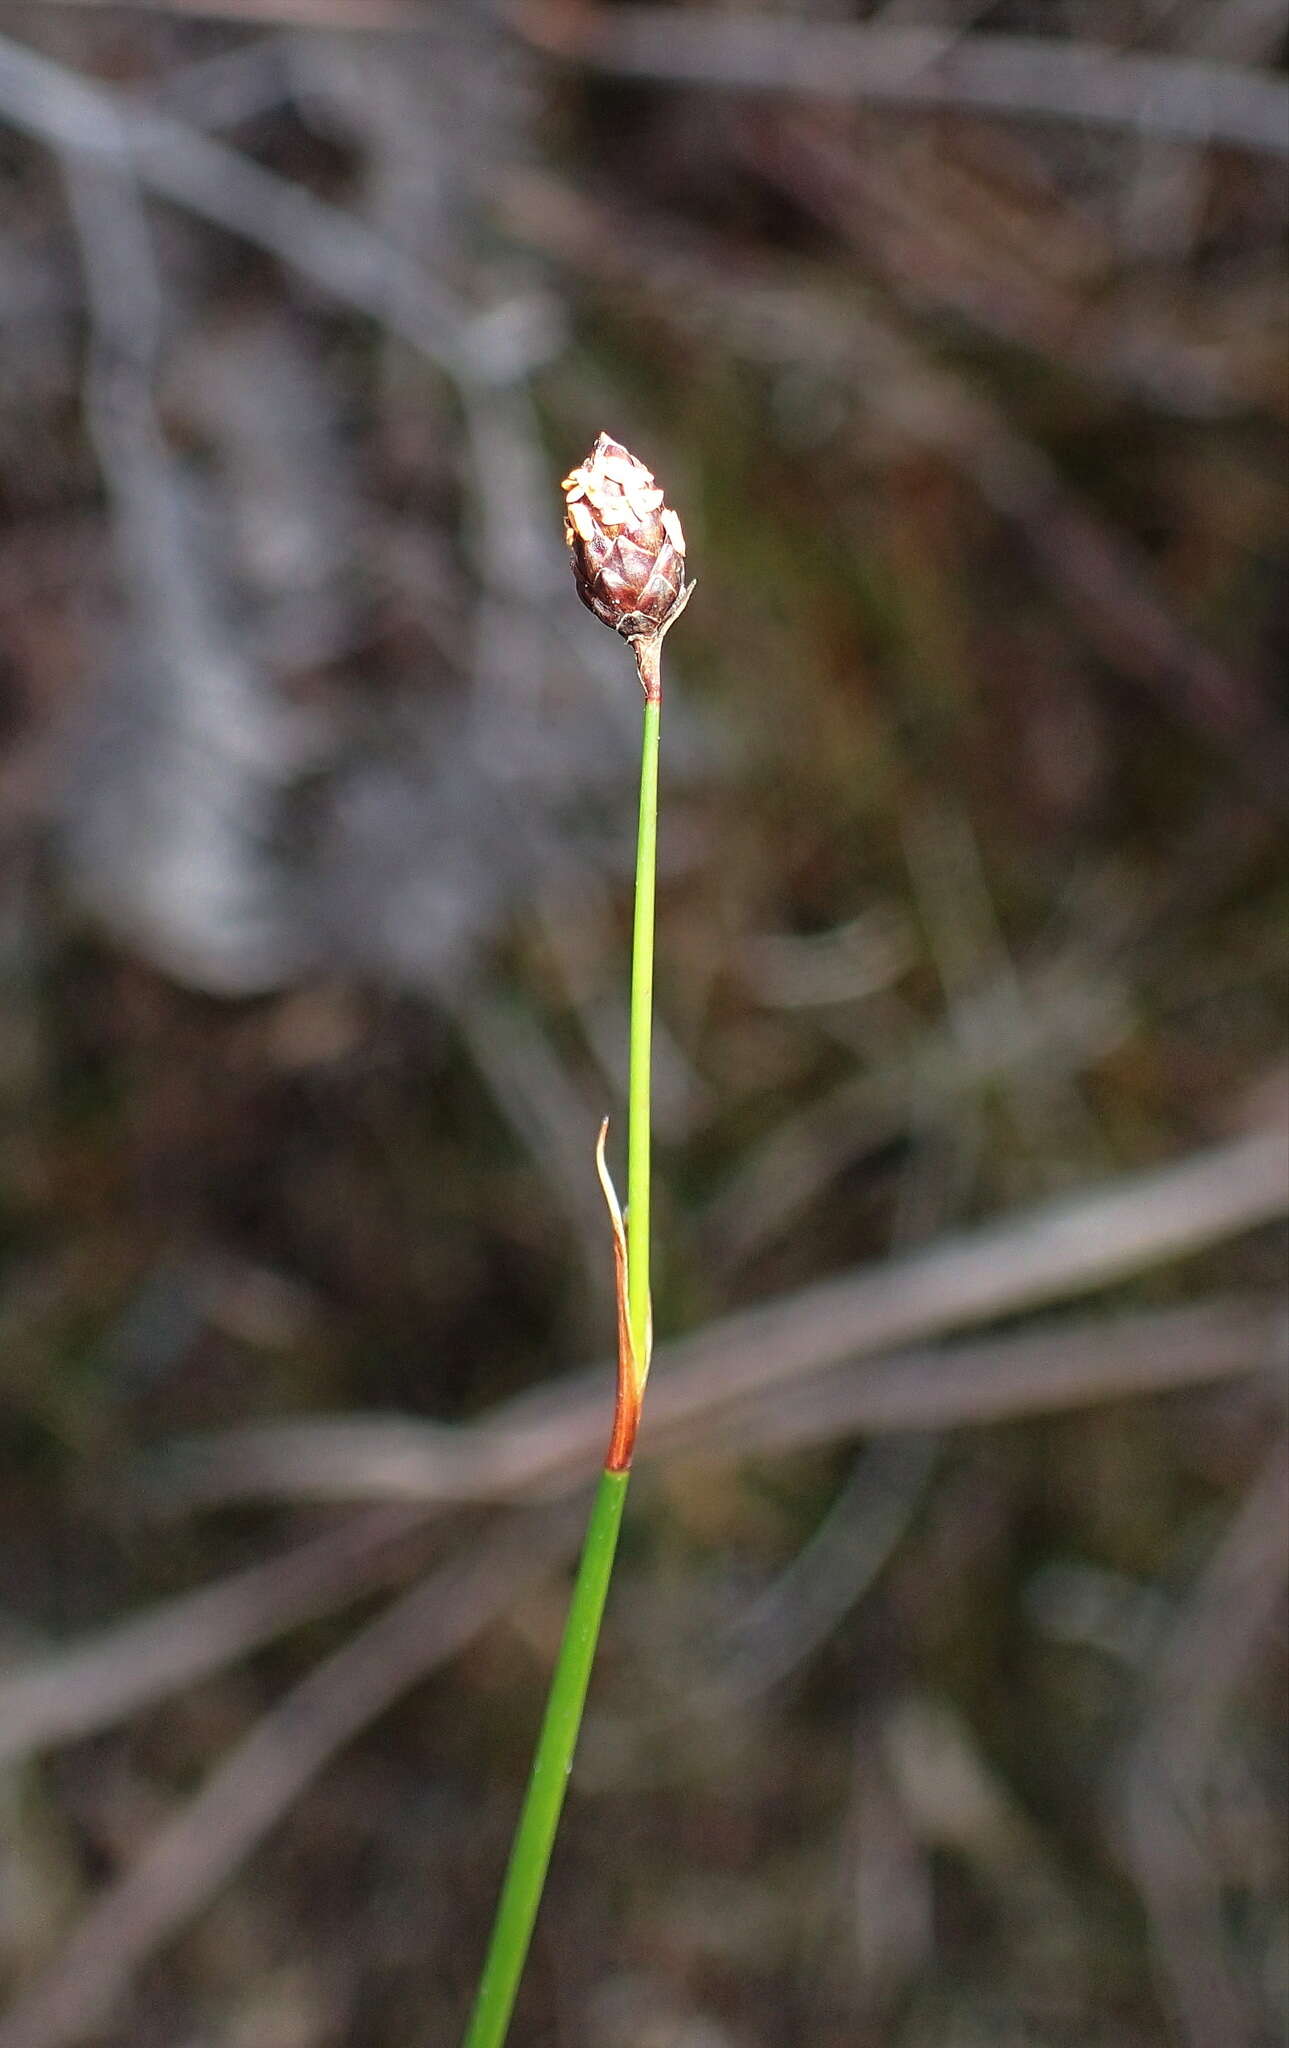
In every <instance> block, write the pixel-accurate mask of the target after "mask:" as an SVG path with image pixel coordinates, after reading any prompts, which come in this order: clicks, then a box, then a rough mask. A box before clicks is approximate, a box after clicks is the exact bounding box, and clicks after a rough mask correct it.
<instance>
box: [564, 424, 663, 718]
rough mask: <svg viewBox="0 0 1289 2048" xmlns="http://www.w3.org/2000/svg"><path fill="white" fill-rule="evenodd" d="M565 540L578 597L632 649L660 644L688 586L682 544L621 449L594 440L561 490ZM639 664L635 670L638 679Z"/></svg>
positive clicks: (646, 480)
mask: <svg viewBox="0 0 1289 2048" xmlns="http://www.w3.org/2000/svg"><path fill="white" fill-rule="evenodd" d="M563 490H564V497H565V510H564V537H565V539H566V540H567V542H568V545H569V548H570V550H571V552H572V557H573V577H574V581H575V582H576V584H577V594H578V596H579V597H580V598H581V600H582V602H583V604H584V605H585V606H586V608H587V610H588V611H592V612H594V613H595V616H596V618H597V619H601V620H602V621H603V623H604V624H605V625H606V626H611V627H612V628H613V630H614V632H615V633H621V635H622V637H623V639H624V640H630V641H632V642H633V643H635V645H636V652H637V659H638V660H639V659H640V655H641V646H640V643H642V642H648V641H654V642H657V641H659V640H661V638H662V636H663V634H664V633H665V632H666V631H667V628H668V627H669V626H670V625H671V624H672V622H673V621H674V620H675V619H677V618H679V616H680V614H681V612H682V611H683V610H684V608H685V605H686V603H687V602H688V599H689V592H690V590H691V589H692V588H693V585H692V584H690V585H688V586H687V585H686V583H685V536H684V533H683V531H682V529H681V524H680V520H679V518H678V517H677V515H676V513H675V512H673V511H672V509H671V507H670V506H669V505H664V503H663V496H662V492H661V491H660V490H659V489H658V486H657V485H656V484H655V482H654V480H653V474H652V472H651V471H650V470H647V469H646V468H645V466H644V464H643V462H640V461H638V460H637V459H636V457H635V456H634V455H632V454H630V453H629V452H628V450H627V449H625V448H624V447H623V446H622V444H621V442H620V441H614V440H611V439H610V438H609V436H608V435H607V434H600V435H599V436H598V438H597V440H596V443H595V446H594V448H592V450H591V452H590V454H589V455H588V456H587V458H586V461H585V462H583V463H580V464H579V465H578V467H577V468H576V469H575V470H574V471H573V472H572V474H571V475H569V476H566V477H565V479H564V484H563ZM644 666H645V664H644V663H643V662H642V663H641V668H642V678H643V673H644Z"/></svg>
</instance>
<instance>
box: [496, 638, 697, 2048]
mask: <svg viewBox="0 0 1289 2048" xmlns="http://www.w3.org/2000/svg"><path fill="white" fill-rule="evenodd" d="M649 657H651V663H652V665H651V667H650V669H649V679H646V662H642V664H641V680H642V681H644V682H645V683H646V695H645V711H644V735H643V740H642V744H641V756H640V836H639V840H638V842H637V847H636V901H635V928H634V934H633V939H632V949H631V1045H630V1072H629V1077H628V1082H627V1106H628V1125H627V1301H628V1313H629V1318H630V1327H631V1339H632V1344H633V1347H634V1351H635V1356H636V1357H637V1358H638V1359H640V1360H641V1361H644V1362H646V1363H647V1361H648V1356H649V1342H650V1311H649V1151H650V1145H649V1127H650V1078H649V1077H650V1053H651V1046H652V1040H653V948H654V893H655V872H656V867H657V845H658V728H659V721H660V712H661V701H660V699H661V692H660V689H659V687H658V683H657V659H658V649H657V644H656V643H654V644H653V645H652V646H651V647H650V649H649V650H648V656H647V657H646V660H648V658H649ZM637 658H638V659H639V658H640V657H639V650H637ZM636 1398H637V1403H638V1392H637V1396H636ZM632 1435H634V1430H632ZM616 1436H617V1431H616V1428H615V1440H616ZM630 1478H631V1470H630V1463H629V1453H628V1462H627V1464H626V1465H625V1467H624V1468H623V1469H621V1470H615V1471H608V1470H606V1471H604V1472H602V1473H601V1474H600V1483H599V1485H598V1487H597V1488H596V1493H595V1500H594V1503H593V1504H592V1507H591V1514H590V1519H589V1521H588V1523H587V1528H586V1540H585V1543H584V1544H583V1548H582V1559H581V1563H580V1564H579V1566H578V1572H577V1579H576V1582H575V1584H574V1587H573V1597H572V1600H571V1602H570V1605H569V1611H568V1620H567V1622H566V1623H565V1625H564V1638H563V1641H562V1642H561V1644H560V1650H559V1657H558V1659H557V1661H556V1665H555V1674H554V1677H553V1678H552V1680H551V1689H550V1696H549V1698H548V1699H547V1702H546V1713H545V1716H544V1718H543V1720H542V1726H541V1733H540V1735H539V1736H538V1738H537V1753H536V1755H535V1757H534V1758H533V1768H532V1774H531V1776H530V1778H529V1780H528V1790H527V1793H526V1794H525V1797H524V1805H523V1810H522V1812H521V1813H520V1816H519V1824H518V1827H517V1828H516V1830H515V1839H514V1844H513V1846H512V1848H511V1851H510V1862H509V1865H508V1866H507V1869H506V1880H505V1883H504V1885H503V1886H502V1891H501V1898H500V1900H499V1902H498V1905H497V1915H496V1919H495V1921H494V1923H493V1929H492V1939H491V1941H490V1943H489V1945H488V1955H487V1960H486V1961H485V1963H484V1967H483V1975H482V1977H481V1978H480V1980H479V1989H478V1992H477V1994H476V1998H475V2005H474V2011H473V2013H472V2015H471V2018H470V2024H469V2027H468V2029H467V2032H466V2036H465V2041H464V2043H463V2048H502V2044H503V2043H504V2041H505V2038H506V2032H507V2029H508V2027H509V2025H510V2016H511V2013H512V2012H513V2010H514V2005H515V1999H516V1997H517V1995H518V1992H519V1980H520V1978H521V1976H522V1974H523V1968H524V1962H525V1959H526V1957H527V1954H528V1945H529V1942H530V1941H531V1939H532V1932H533V1924H534V1922H535V1920H536V1918H537V1909H538V1907H539V1905H540V1904H541V1896H542V1888H543V1886H544V1884H545V1882H546V1871H547V1867H548V1865H549V1863H550V1857H551V1850H552V1847H553V1846H554V1842H555V1831H556V1829H557V1828H558V1826H559V1818H560V1813H561V1810H562V1808H563V1805H564V1794H565V1792H566V1790H567V1789H568V1779H569V1772H570V1771H571V1770H572V1768H573V1752H574V1749H575V1748H576V1745H577V1736H578V1730H579V1728H580V1727H581V1723H582V1708H583V1705H584V1703H585V1700H586V1690H587V1686H588V1684H589V1683H590V1678H591V1666H592V1664H593V1662H594V1661H595V1646H596V1643H597V1641H598V1639H599V1634H600V1619H601V1616H602V1615H603V1613H604V1603H605V1600H606V1598H607V1596H608V1590H609V1579H610V1577H611V1575H612V1572H613V1559H614V1555H615V1553H616V1550H617V1544H618V1530H619V1528H620V1526H621V1522H622V1509H623V1506H624V1504H625V1501H626V1497H627V1486H628V1484H629V1482H630Z"/></svg>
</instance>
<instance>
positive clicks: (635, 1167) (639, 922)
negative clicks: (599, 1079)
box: [627, 695, 662, 1359]
mask: <svg viewBox="0 0 1289 2048" xmlns="http://www.w3.org/2000/svg"><path fill="white" fill-rule="evenodd" d="M661 714H662V699H661V695H659V696H656V697H648V698H646V700H645V708H644V734H643V737H642V739H641V746H640V836H639V838H638V840H637V841H636V915H635V932H634V936H633V939H632V949H631V1064H630V1078H629V1080H628V1084H627V1107H628V1112H629V1115H628V1123H627V1300H628V1304H629V1307H630V1312H631V1336H632V1341H633V1343H634V1345H635V1352H636V1357H637V1358H640V1359H647V1358H648V1355H649V1354H648V1347H647V1332H648V1327H649V1152H650V1132H649V1126H650V1061H651V1057H652V1051H653V934H654V893H655V886H656V876H657V868H658V728H659V724H660V720H661Z"/></svg>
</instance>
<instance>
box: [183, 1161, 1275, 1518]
mask: <svg viewBox="0 0 1289 2048" xmlns="http://www.w3.org/2000/svg"><path fill="white" fill-rule="evenodd" d="M1287 1210H1289V1160H1287V1159H1286V1156H1285V1145H1284V1140H1283V1138H1282V1137H1281V1136H1280V1135H1279V1134H1278V1133H1269V1134H1263V1135H1259V1136H1256V1137H1251V1138H1243V1139H1239V1140H1237V1141H1236V1142H1234V1143H1232V1144H1230V1145H1225V1146H1220V1147H1216V1148H1215V1149H1214V1150H1212V1151H1211V1152H1208V1153H1202V1154H1200V1155H1199V1156H1197V1157H1196V1158H1193V1159H1190V1160H1188V1161H1186V1162H1185V1163H1184V1164H1182V1165H1180V1166H1175V1167H1171V1168H1167V1169H1165V1170H1164V1171H1162V1172H1160V1173H1157V1174H1149V1175H1143V1176H1141V1177H1139V1178H1135V1179H1129V1180H1127V1181H1125V1182H1124V1183H1122V1184H1120V1185H1117V1186H1112V1187H1111V1188H1110V1189H1108V1190H1101V1191H1099V1192H1097V1193H1094V1194H1092V1195H1089V1196H1087V1197H1085V1198H1084V1199H1083V1200H1082V1201H1063V1202H1060V1203H1054V1204H1052V1205H1050V1206H1049V1207H1047V1208H1045V1209H1040V1210H1037V1211H1032V1212H1030V1213H1028V1214H1027V1215H1025V1216H1023V1217H1021V1218H1020V1219H1019V1220H1017V1221H1016V1222H1011V1223H1008V1222H1004V1223H1001V1224H995V1225H993V1226H990V1227H989V1228H987V1229H984V1230H980V1231H977V1232H974V1233H972V1234H969V1235H964V1236H963V1237H962V1238H959V1239H957V1240H951V1241H949V1242H947V1243H944V1244H940V1245H935V1246H932V1247H931V1248H930V1249H929V1250H927V1251H925V1252H921V1253H918V1254H915V1255H914V1256H913V1257H911V1258H907V1259H896V1260H892V1261H890V1262H889V1263H888V1264H886V1265H883V1266H879V1267H876V1268H874V1269H872V1270H871V1271H864V1272H861V1273H858V1274H853V1275H847V1276H846V1277H844V1278H842V1279H839V1280H830V1281H824V1282H821V1283H820V1284H819V1285H818V1286H816V1287H813V1288H808V1289H805V1290H803V1291H802V1292H800V1293H798V1294H794V1295H791V1296H790V1297H788V1298H787V1299H785V1300H783V1301H779V1302H773V1303H770V1304H768V1305H766V1306H765V1307H762V1308H756V1309H748V1310H745V1311H744V1312H743V1313H742V1314H740V1315H736V1316H730V1317H727V1318H725V1320H724V1321H722V1322H720V1323H717V1324H714V1325H713V1326H712V1327H711V1328H709V1329H707V1330H704V1331H702V1332H699V1333H698V1334H696V1335H695V1336H693V1337H689V1338H686V1339H684V1340H683V1341H681V1342H679V1343H674V1344H670V1345H667V1346H666V1347H664V1349H663V1350H662V1351H661V1352H660V1353H659V1356H658V1360H657V1366H658V1370H657V1374H656V1381H657V1384H656V1389H655V1392H654V1393H653V1395H652V1397H651V1400H652V1407H651V1413H650V1427H649V1435H648V1442H649V1444H651V1445H657V1444H659V1443H661V1442H663V1441H665V1440H666V1436H667V1435H668V1434H670V1433H672V1432H675V1433H677V1434H685V1433H688V1432H690V1431H692V1427H693V1424H694V1423H695V1422H696V1421H697V1420H698V1419H699V1418H702V1419H703V1422H704V1425H705V1427H710V1426H711V1425H712V1424H713V1422H714V1421H716V1420H717V1419H718V1418H719V1415H720V1412H721V1410H722V1409H728V1408H729V1407H731V1406H733V1405H734V1404H735V1403H737V1402H739V1401H743V1400H747V1399H750V1398H752V1397H754V1396H759V1395H764V1394H766V1393H769V1392H772V1391H773V1390H774V1389H776V1388H781V1387H783V1386H784V1385H785V1384H791V1383H794V1382H800V1381H801V1380H803V1379H805V1378H806V1377H807V1376H808V1375H810V1374H813V1373H818V1372H822V1371H824V1370H826V1369H827V1368H828V1367H829V1366H834V1365H838V1364H841V1363H842V1362H844V1361H846V1360H848V1359H855V1358H859V1357H863V1356H869V1357H871V1356H872V1355H873V1354H874V1353H877V1352H880V1351H884V1350H887V1349H890V1348H893V1347H895V1346H897V1345H901V1346H902V1345H908V1344H913V1343H917V1342H919V1341H921V1340H924V1339H926V1338H928V1337H932V1336H936V1335H940V1334H942V1333H945V1332H948V1331H951V1330H959V1329H967V1328H970V1327H971V1326H972V1325H979V1324H981V1323H984V1322H988V1321H993V1320H995V1319H997V1318H1001V1317H1004V1316H1007V1315H1015V1314H1019V1313H1020V1312H1021V1311H1023V1310H1025V1309H1029V1308H1034V1307H1037V1306H1040V1305H1042V1304H1044V1303H1047V1302H1051V1301H1059V1300H1062V1299H1069V1298H1073V1297H1075V1296H1077V1295H1080V1294H1088V1293H1096V1292H1098V1291H1099V1290H1100V1289H1101V1288H1103V1287H1108V1286H1111V1285H1113V1284H1114V1283H1115V1282H1116V1281H1119V1280H1124V1279H1127V1278H1129V1277H1130V1276H1131V1275H1133V1274H1135V1273H1140V1272H1143V1271H1148V1270H1149V1269H1150V1268H1151V1267H1153V1266H1156V1265H1158V1264H1160V1263H1161V1262H1163V1261H1164V1260H1167V1259H1173V1258H1180V1257H1183V1256H1184V1255H1185V1254H1186V1253H1187V1252H1192V1251H1195V1250H1198V1249H1200V1248H1201V1247H1202V1246H1204V1245H1206V1244H1213V1243H1218V1242H1220V1241H1221V1240H1222V1239H1223V1238H1226V1237H1229V1236H1232V1235H1235V1234H1237V1233H1239V1232H1241V1231H1244V1230H1248V1229H1252V1228H1254V1227H1256V1226H1257V1225H1258V1224H1261V1223H1267V1222H1271V1221H1274V1220H1275V1219H1277V1218H1278V1217H1281V1216H1283V1215H1284V1214H1285V1213H1286V1211H1287ZM1085 1369H1086V1368H1085ZM894 1370H895V1371H896V1372H898V1370H899V1368H898V1367H896V1368H894ZM1161 1371H1163V1372H1166V1371H1167V1365H1166V1363H1163V1362H1161ZM1187 1376H1188V1377H1189V1376H1190V1375H1187ZM607 1377H608V1368H607V1367H606V1368H598V1367H597V1368H596V1369H595V1370H593V1371H592V1372H591V1373H589V1374H577V1375H574V1376H571V1377H570V1378H569V1379H567V1380H566V1381H565V1382H564V1383H563V1384H562V1385H556V1386H555V1387H553V1388H547V1389H543V1390H541V1391H539V1392H538V1393H536V1394H533V1395H526V1396H523V1397H521V1398H520V1399H519V1400H517V1401H514V1402H512V1403H510V1404H508V1405H507V1406H506V1407H505V1408H503V1409H501V1410H500V1411H497V1412H495V1413H494V1414H493V1415H492V1416H491V1417H490V1418H488V1420H486V1421H485V1422H482V1423H479V1424H477V1425H475V1426H474V1427H472V1428H469V1429H447V1428H440V1427H436V1426H435V1425H433V1424H421V1425H418V1424H415V1423H410V1422H389V1421H384V1420H379V1421H363V1420H362V1419H360V1418H357V1417H355V1418H352V1419H346V1420H343V1421H316V1422H311V1423H282V1424H275V1425H269V1426H267V1427H259V1428H254V1429H248V1430H237V1431H231V1432H228V1433H227V1434H225V1435H221V1436H214V1437H209V1438H206V1439H204V1440H192V1441H189V1442H188V1443H186V1444H181V1445H176V1446H174V1447H173V1449H172V1450H171V1452H169V1453H168V1454H167V1455H166V1456H165V1457H163V1458H162V1459H161V1460H160V1461H159V1462H158V1463H157V1464H156V1465H155V1467H154V1474H153V1477H152V1479H151V1481H150V1483H149V1485H150V1492H151V1494H152V1497H153V1498H154V1500H155V1501H157V1503H158V1504H160V1503H162V1502H164V1503H165V1504H166V1505H167V1506H168V1507H169V1508H170V1510H171V1511H174V1510H176V1509H180V1508H187V1507H191V1506H193V1505H195V1504H197V1503H203V1502H211V1501H216V1500H226V1499H238V1498H249V1499H255V1498H263V1497H269V1498H290V1497H292V1496H298V1497H302V1498H306V1499H307V1498H316V1499H337V1500H347V1499H355V1498H357V1499H362V1498H367V1497H371V1496H378V1497H379V1496H386V1497H390V1498H401V1499H410V1500H425V1499H437V1500H440V1501H443V1502H445V1503H447V1502H463V1501H468V1500H477V1499H479V1498H481V1497H484V1498H495V1497H498V1496H500V1497H507V1496H510V1495H512V1494H515V1493H523V1492H524V1491H526V1490H528V1489H531V1488H534V1487H540V1486H543V1485H547V1484H550V1483H551V1482H552V1481H557V1480H559V1479H560V1478H561V1477H562V1475H564V1474H565V1473H566V1472H567V1471H569V1470H570V1468H576V1466H577V1464H578V1463H579V1461H580V1460H582V1459H584V1458H586V1457H587V1456H593V1455H594V1448H595V1445H596V1442H597V1441H598V1435H599V1430H600V1426H601V1424H600V1416H601V1413H602V1408H601V1402H602V1394H603V1388H604V1385H605V1384H606V1383H607ZM918 1377H919V1379H921V1377H922V1376H921V1375H919V1376H918ZM1093 1377H1094V1383H1095V1384H1096V1385H1097V1386H1098V1387H1099V1388H1101V1389H1104V1381H1103V1379H1102V1378H1101V1377H1100V1376H1098V1375H1097V1374H1096V1372H1095V1369H1094V1371H1093ZM1100 1397H1101V1396H1100V1395H1098V1398H1100ZM1016 1398H1017V1396H1016V1390H1015V1388H1014V1387H1013V1391H1012V1393H1011V1394H1010V1395H1008V1396H1006V1397H1004V1399H1016ZM925 1399H926V1393H925V1384H922V1385H920V1386H919V1388H918V1392H917V1395H916V1397H915V1400H916V1404H917V1405H916V1406H915V1407H914V1408H913V1409H912V1411H911V1410H910V1405H909V1403H908V1402H904V1403H902V1402H901V1399H900V1396H899V1394H898V1393H896V1394H895V1395H894V1396H893V1397H892V1398H891V1399H890V1400H889V1402H888V1407H887V1414H888V1416H889V1417H891V1418H892V1419H890V1420H888V1422H887V1426H888V1427H895V1428H906V1427H910V1426H913V1425H914V1424H916V1423H921V1422H933V1423H936V1424H938V1423H942V1422H945V1421H947V1420H949V1419H958V1418H956V1417H950V1416H949V1415H946V1413H945V1412H944V1408H945V1406H946V1405H947V1397H946V1401H945V1402H942V1404H941V1412H939V1413H938V1414H936V1415H935V1416H934V1417H927V1416H925V1415H924V1414H923V1413H921V1412H919V1411H920V1408H921V1404H922V1403H924V1402H925ZM963 1399H964V1402H965V1405H966V1410H967V1413H968V1414H969V1413H970V1410H971V1400H972V1391H971V1389H970V1387H967V1388H965V1389H964V1390H963ZM1067 1399H1068V1394H1067ZM1021 1405H1022V1406H1023V1405H1024V1403H1023V1402H1022V1403H1021ZM997 1412H998V1409H997V1407H996V1408H995V1413H997ZM960 1414H961V1411H959V1415H960Z"/></svg>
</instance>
